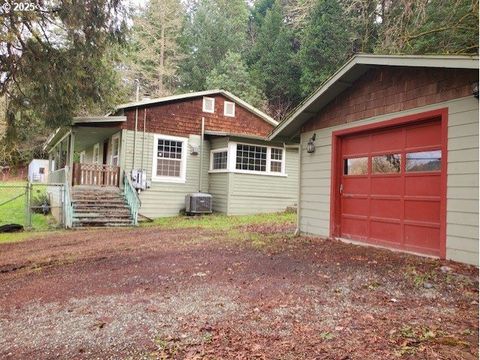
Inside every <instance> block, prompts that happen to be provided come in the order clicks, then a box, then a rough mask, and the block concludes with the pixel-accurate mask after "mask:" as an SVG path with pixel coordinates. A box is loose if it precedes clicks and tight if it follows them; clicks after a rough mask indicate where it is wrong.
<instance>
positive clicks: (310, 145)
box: [307, 134, 317, 154]
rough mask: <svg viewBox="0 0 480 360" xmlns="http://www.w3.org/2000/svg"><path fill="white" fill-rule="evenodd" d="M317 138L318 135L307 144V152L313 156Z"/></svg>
mask: <svg viewBox="0 0 480 360" xmlns="http://www.w3.org/2000/svg"><path fill="white" fill-rule="evenodd" d="M316 138H317V134H313V135H312V137H311V138H310V139H309V140H308V144H307V152H308V153H309V154H312V153H314V152H315V139H316Z"/></svg>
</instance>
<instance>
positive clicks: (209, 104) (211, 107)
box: [203, 97, 215, 113]
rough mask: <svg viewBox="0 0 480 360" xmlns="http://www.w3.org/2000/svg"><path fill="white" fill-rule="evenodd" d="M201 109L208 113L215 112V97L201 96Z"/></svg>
mask: <svg viewBox="0 0 480 360" xmlns="http://www.w3.org/2000/svg"><path fill="white" fill-rule="evenodd" d="M203 111H204V112H208V113H214V112H215V99H214V98H209V97H204V98H203Z"/></svg>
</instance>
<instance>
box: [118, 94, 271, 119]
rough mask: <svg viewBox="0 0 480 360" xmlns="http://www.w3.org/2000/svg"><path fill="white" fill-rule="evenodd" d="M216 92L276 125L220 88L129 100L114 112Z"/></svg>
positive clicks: (261, 112) (264, 115) (255, 109)
mask: <svg viewBox="0 0 480 360" xmlns="http://www.w3.org/2000/svg"><path fill="white" fill-rule="evenodd" d="M216 94H220V95H223V96H225V97H226V98H228V99H230V100H232V101H234V102H235V103H237V104H238V105H240V106H242V107H243V108H245V109H247V110H248V111H250V112H252V113H254V114H255V115H257V116H259V117H260V118H261V119H263V120H264V121H266V122H267V123H269V124H271V125H273V126H277V125H278V122H277V121H275V120H274V119H273V118H271V117H270V116H268V115H267V114H265V113H264V112H263V111H260V110H258V109H257V108H256V107H254V106H252V105H250V104H249V103H247V102H245V101H243V100H242V99H240V98H239V97H237V96H235V95H233V94H232V93H231V92H228V91H226V90H222V89H215V90H206V91H198V92H191V93H186V94H180V95H172V96H165V97H161V98H156V99H148V100H141V101H135V102H129V103H126V104H121V105H118V106H117V107H116V108H115V110H114V112H115V111H118V110H122V109H128V108H132V107H140V106H144V105H154V104H161V103H164V102H169V101H177V100H183V99H190V98H194V97H199V96H208V95H216Z"/></svg>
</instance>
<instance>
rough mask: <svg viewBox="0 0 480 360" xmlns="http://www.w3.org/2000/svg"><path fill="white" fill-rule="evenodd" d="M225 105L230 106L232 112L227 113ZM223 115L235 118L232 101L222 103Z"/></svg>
mask: <svg viewBox="0 0 480 360" xmlns="http://www.w3.org/2000/svg"><path fill="white" fill-rule="evenodd" d="M227 105H231V106H232V109H233V112H231V113H227ZM223 115H224V116H226V117H235V103H234V102H233V101H224V102H223Z"/></svg>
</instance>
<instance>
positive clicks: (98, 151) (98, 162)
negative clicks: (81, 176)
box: [92, 143, 101, 164]
mask: <svg viewBox="0 0 480 360" xmlns="http://www.w3.org/2000/svg"><path fill="white" fill-rule="evenodd" d="M95 149H97V154H98V159H97V161H95ZM100 163H101V161H100V143H96V144H95V145H93V152H92V164H100Z"/></svg>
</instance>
